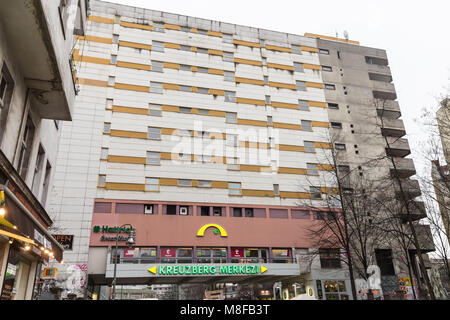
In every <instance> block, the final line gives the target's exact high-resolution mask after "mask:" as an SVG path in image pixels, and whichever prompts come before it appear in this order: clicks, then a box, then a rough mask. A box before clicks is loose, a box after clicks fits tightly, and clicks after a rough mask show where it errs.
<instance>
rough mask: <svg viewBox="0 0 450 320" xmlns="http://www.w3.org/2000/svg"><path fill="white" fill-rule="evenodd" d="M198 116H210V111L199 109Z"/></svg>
mask: <svg viewBox="0 0 450 320" xmlns="http://www.w3.org/2000/svg"><path fill="white" fill-rule="evenodd" d="M197 114H201V115H208V114H209V110H206V109H197Z"/></svg>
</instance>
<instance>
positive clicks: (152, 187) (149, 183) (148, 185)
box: [145, 178, 159, 191]
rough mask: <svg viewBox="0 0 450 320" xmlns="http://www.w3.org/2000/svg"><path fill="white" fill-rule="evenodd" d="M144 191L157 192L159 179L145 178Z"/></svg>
mask: <svg viewBox="0 0 450 320" xmlns="http://www.w3.org/2000/svg"><path fill="white" fill-rule="evenodd" d="M145 191H159V178H145Z"/></svg>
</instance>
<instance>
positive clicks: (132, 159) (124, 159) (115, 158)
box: [108, 155, 147, 164]
mask: <svg viewBox="0 0 450 320" xmlns="http://www.w3.org/2000/svg"><path fill="white" fill-rule="evenodd" d="M108 162H118V163H134V164H145V163H146V162H147V159H146V158H141V157H128V156H113V155H109V156H108Z"/></svg>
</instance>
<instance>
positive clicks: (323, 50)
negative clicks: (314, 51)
mask: <svg viewBox="0 0 450 320" xmlns="http://www.w3.org/2000/svg"><path fill="white" fill-rule="evenodd" d="M319 53H320V54H330V51H329V50H327V49H319Z"/></svg>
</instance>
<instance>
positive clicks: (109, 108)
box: [106, 99, 114, 110]
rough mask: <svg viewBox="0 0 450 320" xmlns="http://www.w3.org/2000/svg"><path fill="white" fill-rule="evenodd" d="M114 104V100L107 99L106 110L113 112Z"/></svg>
mask: <svg viewBox="0 0 450 320" xmlns="http://www.w3.org/2000/svg"><path fill="white" fill-rule="evenodd" d="M113 104H114V100H113V99H106V110H111V109H112V107H113Z"/></svg>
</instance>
